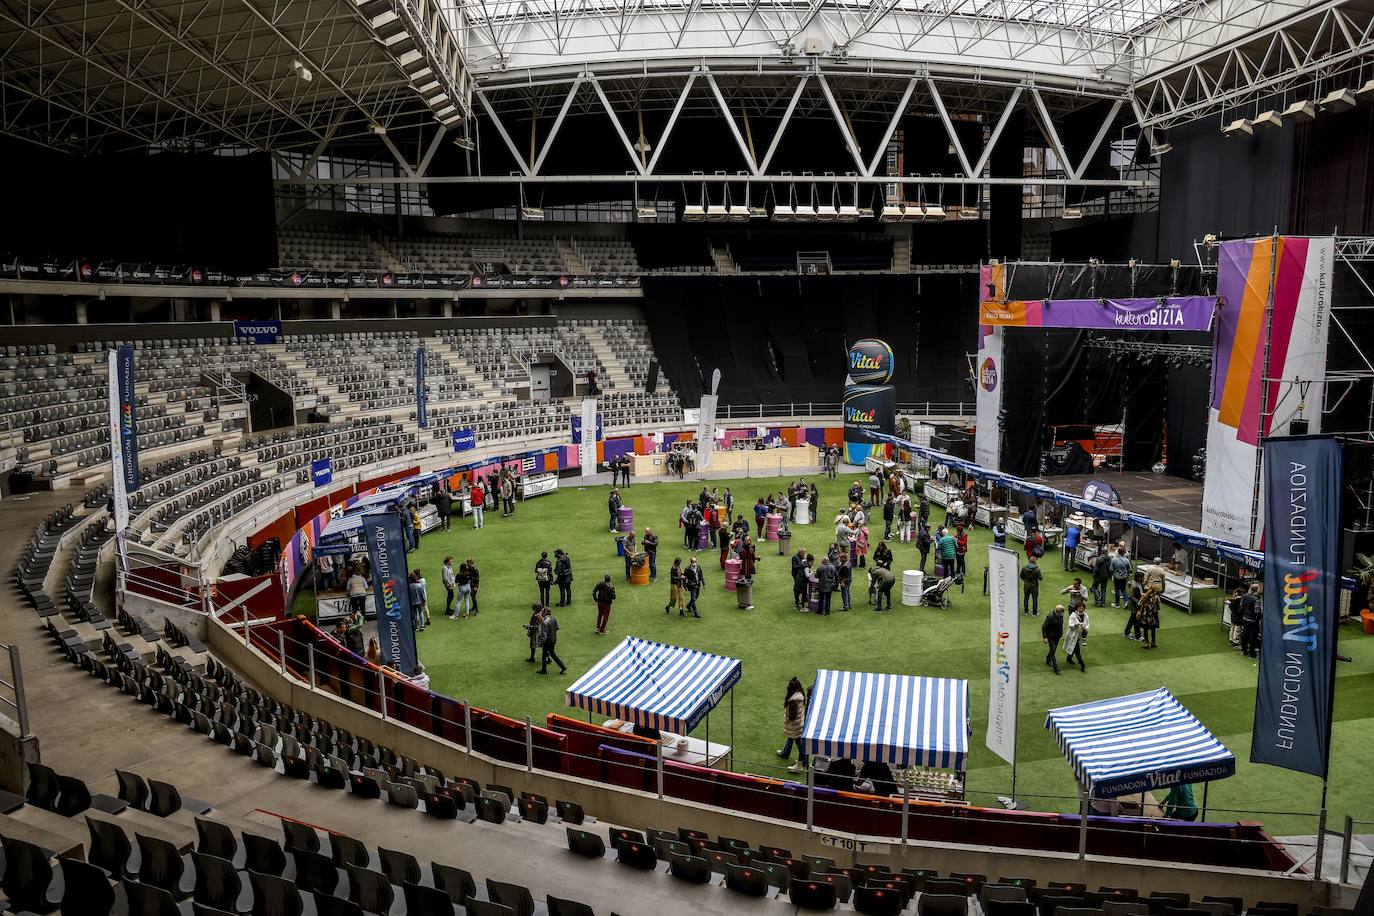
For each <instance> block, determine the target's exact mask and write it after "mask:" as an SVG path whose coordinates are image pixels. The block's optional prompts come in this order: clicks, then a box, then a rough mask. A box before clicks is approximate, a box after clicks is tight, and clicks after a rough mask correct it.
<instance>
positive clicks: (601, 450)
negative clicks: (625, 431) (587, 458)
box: [596, 442, 606, 464]
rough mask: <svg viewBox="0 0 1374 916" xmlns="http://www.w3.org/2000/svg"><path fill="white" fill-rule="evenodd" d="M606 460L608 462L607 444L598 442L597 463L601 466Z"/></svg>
mask: <svg viewBox="0 0 1374 916" xmlns="http://www.w3.org/2000/svg"><path fill="white" fill-rule="evenodd" d="M605 460H606V443H605V442H598V443H597V444H596V463H597V464H601V463H602V462H604V461H605Z"/></svg>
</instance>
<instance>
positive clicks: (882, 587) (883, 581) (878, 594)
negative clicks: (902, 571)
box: [868, 566, 897, 611]
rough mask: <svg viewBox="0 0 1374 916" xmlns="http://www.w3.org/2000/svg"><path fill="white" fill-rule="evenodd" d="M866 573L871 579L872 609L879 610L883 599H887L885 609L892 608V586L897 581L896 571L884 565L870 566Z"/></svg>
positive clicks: (881, 607)
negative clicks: (873, 599) (873, 597)
mask: <svg viewBox="0 0 1374 916" xmlns="http://www.w3.org/2000/svg"><path fill="white" fill-rule="evenodd" d="M868 575H869V578H871V579H872V580H873V593H874V596H875V601H874V608H873V610H875V611H881V610H882V609H883V601H884V599H886V601H887V609H888V610H889V611H890V610H892V586H893V585H895V584H896V582H897V575H896V573H894V572H893V571H892V570H890V569H888V568H887V567H885V566H872V567H869V570H868Z"/></svg>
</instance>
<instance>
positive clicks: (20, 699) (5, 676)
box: [0, 643, 31, 738]
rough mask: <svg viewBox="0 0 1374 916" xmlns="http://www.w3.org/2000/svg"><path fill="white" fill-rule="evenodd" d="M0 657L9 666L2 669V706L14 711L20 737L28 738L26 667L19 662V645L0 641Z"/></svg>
mask: <svg viewBox="0 0 1374 916" xmlns="http://www.w3.org/2000/svg"><path fill="white" fill-rule="evenodd" d="M0 658H2V659H4V663H5V664H6V665H8V666H9V670H8V671H0V707H2V708H4V709H8V710H11V711H13V713H14V721H15V722H16V723H18V725H19V737H20V738H27V737H29V735H30V734H31V733H30V731H29V703H28V700H27V699H26V698H25V696H24V669H23V666H21V665H20V663H19V647H18V646H16V645H14V644H12V643H0Z"/></svg>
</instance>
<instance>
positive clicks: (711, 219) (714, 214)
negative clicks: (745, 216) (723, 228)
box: [706, 204, 729, 223]
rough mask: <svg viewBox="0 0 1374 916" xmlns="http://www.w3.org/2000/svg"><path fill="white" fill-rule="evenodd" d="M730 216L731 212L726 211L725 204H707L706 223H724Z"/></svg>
mask: <svg viewBox="0 0 1374 916" xmlns="http://www.w3.org/2000/svg"><path fill="white" fill-rule="evenodd" d="M728 216H729V211H728V210H726V209H725V204H707V205H706V222H708V223H723V222H725V220H726V218H727V217H728Z"/></svg>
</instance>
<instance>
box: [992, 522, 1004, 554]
mask: <svg viewBox="0 0 1374 916" xmlns="http://www.w3.org/2000/svg"><path fill="white" fill-rule="evenodd" d="M992 543H993V544H994V545H996V546H998V547H1006V546H1007V519H1006V516H1003V515H999V516H997V517H996V518H995V519H993V520H992Z"/></svg>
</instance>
